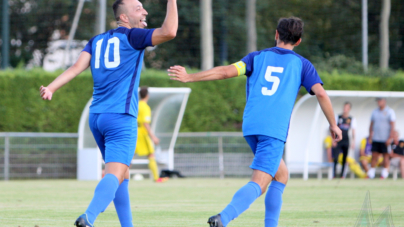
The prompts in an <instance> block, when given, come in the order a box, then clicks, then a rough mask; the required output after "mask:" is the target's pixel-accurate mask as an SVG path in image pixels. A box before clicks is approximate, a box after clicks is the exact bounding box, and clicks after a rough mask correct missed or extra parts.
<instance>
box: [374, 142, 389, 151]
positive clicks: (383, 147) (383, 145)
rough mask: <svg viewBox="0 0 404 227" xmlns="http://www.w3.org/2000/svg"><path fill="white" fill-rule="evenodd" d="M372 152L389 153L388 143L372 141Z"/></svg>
mask: <svg viewBox="0 0 404 227" xmlns="http://www.w3.org/2000/svg"><path fill="white" fill-rule="evenodd" d="M372 152H377V153H381V154H387V153H388V151H387V146H386V143H383V142H374V141H373V142H372Z"/></svg>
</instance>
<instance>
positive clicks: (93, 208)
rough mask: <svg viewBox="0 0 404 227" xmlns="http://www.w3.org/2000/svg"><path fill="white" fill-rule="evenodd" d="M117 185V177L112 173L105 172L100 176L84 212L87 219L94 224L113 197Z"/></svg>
mask: <svg viewBox="0 0 404 227" xmlns="http://www.w3.org/2000/svg"><path fill="white" fill-rule="evenodd" d="M118 187H119V181H118V178H116V176H115V175H113V174H107V175H105V176H104V178H102V180H101V181H100V183H98V185H97V187H96V188H95V192H94V197H93V200H91V203H90V205H89V206H88V208H87V210H86V212H85V214H87V217H88V221H89V222H90V223H91V224H94V221H95V219H96V218H97V216H98V215H99V214H100V213H101V212H102V211H104V210H105V209H107V207H108V205H109V204H110V203H111V202H112V200H113V199H114V197H115V192H116V190H117V189H118Z"/></svg>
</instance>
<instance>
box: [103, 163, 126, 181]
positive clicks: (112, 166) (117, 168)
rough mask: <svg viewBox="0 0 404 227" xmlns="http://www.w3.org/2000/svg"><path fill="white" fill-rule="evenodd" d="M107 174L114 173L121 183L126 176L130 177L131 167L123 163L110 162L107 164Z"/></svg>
mask: <svg viewBox="0 0 404 227" xmlns="http://www.w3.org/2000/svg"><path fill="white" fill-rule="evenodd" d="M107 174H113V175H114V176H115V177H116V178H118V181H119V184H121V183H122V181H123V180H124V178H125V177H126V176H127V179H128V178H129V176H128V175H129V167H128V166H127V165H125V164H122V163H118V162H109V163H107V164H105V175H107Z"/></svg>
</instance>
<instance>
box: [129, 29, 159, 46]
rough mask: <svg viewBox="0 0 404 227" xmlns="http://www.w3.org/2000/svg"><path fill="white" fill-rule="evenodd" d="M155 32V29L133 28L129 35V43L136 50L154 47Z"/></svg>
mask: <svg viewBox="0 0 404 227" xmlns="http://www.w3.org/2000/svg"><path fill="white" fill-rule="evenodd" d="M153 32H154V29H141V28H132V29H130V30H129V33H128V41H129V43H130V45H131V46H132V47H133V48H135V49H145V48H146V47H148V46H153V44H152V35H153Z"/></svg>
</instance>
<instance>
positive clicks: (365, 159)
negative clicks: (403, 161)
mask: <svg viewBox="0 0 404 227" xmlns="http://www.w3.org/2000/svg"><path fill="white" fill-rule="evenodd" d="M359 155H360V157H359V161H360V162H361V164H362V166H363V169H364V170H365V172H366V173H367V172H368V171H369V164H370V163H371V162H372V139H371V138H370V137H367V138H363V139H362V141H361V146H360V150H359ZM382 162H383V156H382V155H379V159H378V160H377V164H376V166H380V165H381V163H382Z"/></svg>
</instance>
